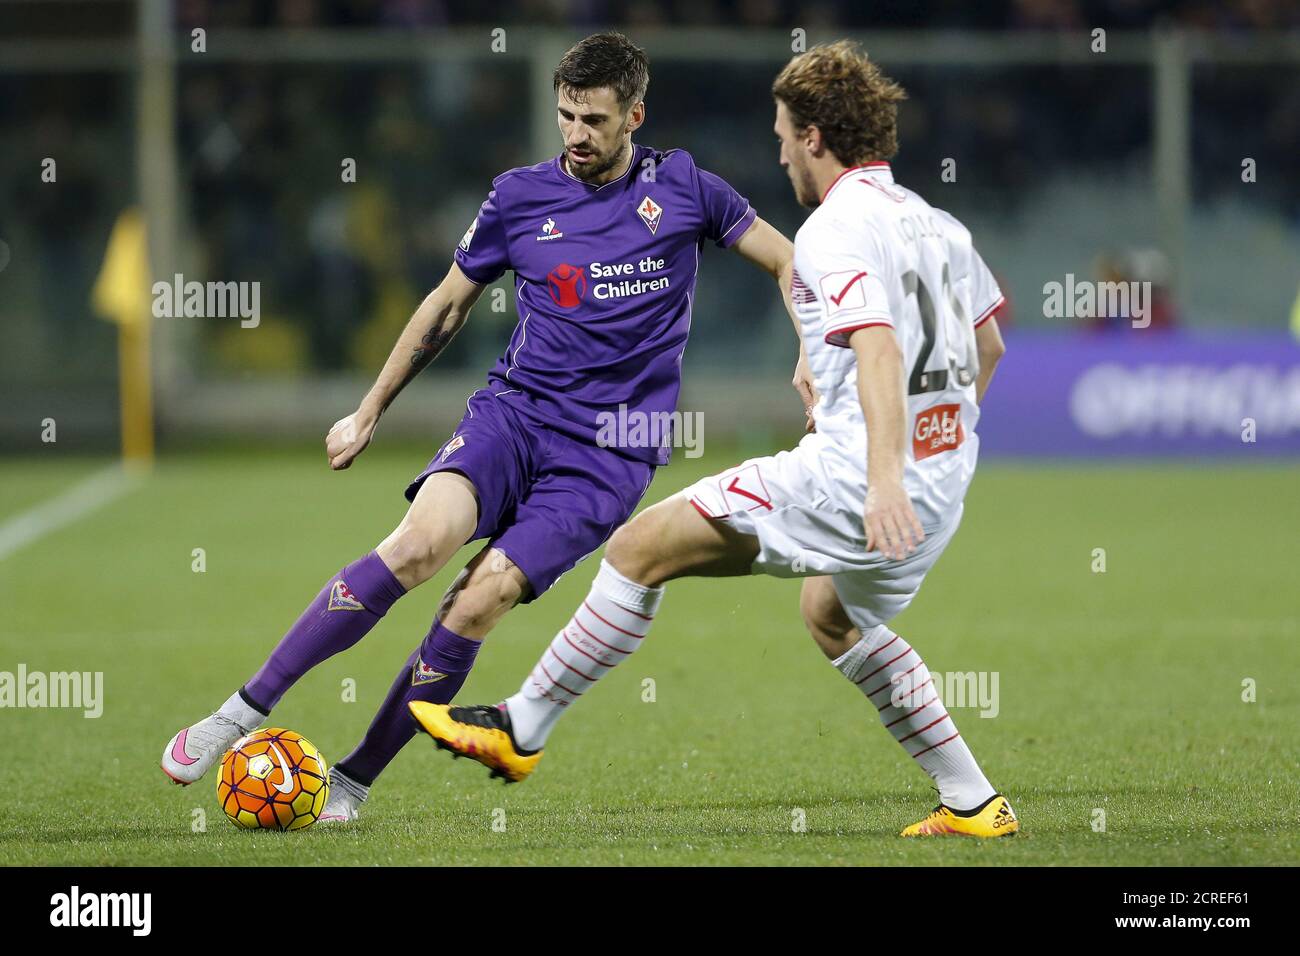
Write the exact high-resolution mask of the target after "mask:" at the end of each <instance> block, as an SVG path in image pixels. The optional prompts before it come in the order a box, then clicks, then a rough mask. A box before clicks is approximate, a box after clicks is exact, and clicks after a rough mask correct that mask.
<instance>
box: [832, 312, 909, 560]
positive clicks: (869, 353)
mask: <svg viewBox="0 0 1300 956" xmlns="http://www.w3.org/2000/svg"><path fill="white" fill-rule="evenodd" d="M849 348H851V349H853V354H854V355H855V356H856V358H857V365H858V368H857V379H858V400H859V401H860V402H861V403H862V415H863V418H864V419H865V420H866V424H867V435H868V436H870V441H868V442H867V501H866V506H865V514H864V522H863V523H864V525H865V527H866V532H867V550H868V551H875V550H879V551H881V552H882V553H883V554H884V555H885V557H887V558H891V559H893V560H895V561H901V560H902V559H903V558H904V557H906V556H907V555H908V554H909V553H911V552H912V551H913V550H915V549H916V548H917V546H918V545H920V543H921V542H922V541H923V540H924V539H925V532H924V531H923V530H922V529H921V521H920V519H919V518H918V517H917V516H916V510H915V509H914V508H913V507H912V501H911V499H910V498H909V497H908V496H907V491H906V490H905V489H904V487H903V465H904V460H905V456H906V454H907V452H906V448H907V386H906V381H905V375H904V372H903V351H902V349H901V348H899V346H898V339H897V338H896V336H895V334H894V330H893V328H892V327H891V326H887V325H870V326H863V327H861V328H857V329H854V330H853V331H852V332H850V333H849Z"/></svg>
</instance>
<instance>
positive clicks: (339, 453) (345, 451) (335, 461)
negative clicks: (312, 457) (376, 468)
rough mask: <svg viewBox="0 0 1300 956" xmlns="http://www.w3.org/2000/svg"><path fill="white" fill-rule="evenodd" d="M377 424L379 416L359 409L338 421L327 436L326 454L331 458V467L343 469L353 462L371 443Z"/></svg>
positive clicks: (338, 469) (337, 469)
mask: <svg viewBox="0 0 1300 956" xmlns="http://www.w3.org/2000/svg"><path fill="white" fill-rule="evenodd" d="M377 424H379V419H378V418H376V417H375V416H373V415H368V414H365V413H363V412H359V411H357V412H353V413H352V414H351V415H349V416H348V417H347V418H340V419H339V420H338V421H336V422H335V423H334V427H333V428H331V429H330V432H329V434H328V435H326V436H325V454H326V456H327V457H328V458H329V460H330V467H331V468H333V469H334V470H335V471H342V470H343V469H344V468H346V467H348V466H349V465H350V464H352V460H353V459H354V458H356V457H357V455H359V454H361V453H362V452H363V451H365V450H366V446H367V445H369V444H370V439H371V437H372V436H373V435H374V434H375V426H376V425H377Z"/></svg>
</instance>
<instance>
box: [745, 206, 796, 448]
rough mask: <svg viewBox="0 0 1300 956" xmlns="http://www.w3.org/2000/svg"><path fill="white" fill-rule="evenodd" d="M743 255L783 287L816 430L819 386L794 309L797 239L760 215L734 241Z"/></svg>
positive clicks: (782, 295)
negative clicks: (787, 234)
mask: <svg viewBox="0 0 1300 956" xmlns="http://www.w3.org/2000/svg"><path fill="white" fill-rule="evenodd" d="M731 248H733V249H735V250H736V252H738V253H739V254H740V255H742V256H744V257H745V258H746V259H748V260H749V261H750V262H752V263H753V264H754V265H756V266H758V267H759V268H760V269H762V270H763V271H764V272H766V273H767V274H768V275H770V276H771V277H772V278H773V279H775V280H776V284H777V286H778V287H779V288H780V290H781V301H782V302H784V303H785V311H786V314H787V315H789V316H790V321H791V322H792V323H794V334H795V337H796V338H797V339H798V340H799V360H798V362H796V363H795V368H794V380H793V381H792V382H791V384H792V385H793V386H794V389H795V391H796V392H798V393H799V397H800V398H801V399H802V400H803V405H804V413H805V415H806V416H807V422H806V423H805V427H806V428H807V430H808V431H812V430H813V420H812V408H813V406H814V405H816V404H817V389H816V387H815V386H814V385H813V379H812V373H811V372H809V371H808V356H807V355H806V354H805V352H804V347H803V336H801V335H800V334H799V318H798V317H797V316H796V315H795V312H794V300H793V299H792V298H791V291H790V283H791V281H792V279H793V277H794V243H792V242H791V241H790V240H789V239H787V238H786V237H785V236H783V235H781V233H780V231H778V230H777V229H775V228H774V227H773V226H772V224H771V223H769V222H767V221H766V220H764V219H761V218H759V217H757V216H756V217H755V218H754V223H753V225H751V226H750V227H749V228H748V229H746V230H745V234H744V235H743V236H741V237H740V238H739V239H737V240H736V242H735V243H734V244H733V245H732V247H731Z"/></svg>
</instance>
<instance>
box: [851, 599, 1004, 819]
mask: <svg viewBox="0 0 1300 956" xmlns="http://www.w3.org/2000/svg"><path fill="white" fill-rule="evenodd" d="M834 664H835V666H836V667H837V668H839V670H840V672H841V673H843V674H844V676H845V677H847V678H848V679H849V680H851V681H853V683H855V684H857V685H858V687H859V689H861V691H862V693H863V694H865V695H866V697H867V700H869V701H871V703H873V704H875V706H876V710H877V711H878V712H879V713H880V721H881V723H883V724H884V725H885V728H886V729H887V730H888V731H889V732H890V733H891V734H893V735H894V739H895V740H897V741H898V742H899V744H901V745H902V747H903V749H904V750H906V751H907V752H908V754H909V755H910V756H911V757H912V758H913V759H914V760H916V762H917V763H918V764H920V765H921V769H922V770H924V771H925V772H926V773H928V774H929V775H930V776H931V777H933V778H934V782H935V783H936V784H937V785H938V787H939V800H940V801H941V802H942V803H943V805H944V806H946V807H949V808H950V809H953V810H973V809H974V808H975V807H978V806H979V805H980V804H982V803H984V802H985V801H986V800H988V798H989V797H991V796H993V794H994V793H995V791H994V789H993V787H992V785H991V784H990V783H989V782H988V780H987V779H986V778H985V776H984V773H983V771H981V770H980V768H979V764H977V763H976V762H975V757H974V756H972V754H971V752H970V748H969V747H967V746H966V742H965V741H964V740H962V739H961V735H960V734H958V733H957V726H956V725H955V724H954V723H953V722H952V718H951V717H949V716H948V710H947V708H946V707H944V705H943V701H942V700H940V699H939V692H938V690H937V689H936V688H935V686H934V681H933V680H932V679H931V677H930V672H929V669H928V668H926V666H925V661H923V660H921V655H920V654H918V653H916V651H915V650H913V649H912V648H911V647H910V646H908V643H907V642H906V641H904V640H903V639H902V638H901V637H899V636H898V635H897V634H895V633H894V632H893V631H891V630H890V629H889V628H887V627H885V626H884V625H883V624H882V625H880V626H879V627H874V628H872V629H871V630H869V631H867V632H865V634H864V635H863V638H862V640H860V641H858V643H856V644H854V645H853V646H852V647H851V648H849V649H848V650H847V651H846V652H845V653H844V654H843V656H841V657H839V658H836V660H835V661H834Z"/></svg>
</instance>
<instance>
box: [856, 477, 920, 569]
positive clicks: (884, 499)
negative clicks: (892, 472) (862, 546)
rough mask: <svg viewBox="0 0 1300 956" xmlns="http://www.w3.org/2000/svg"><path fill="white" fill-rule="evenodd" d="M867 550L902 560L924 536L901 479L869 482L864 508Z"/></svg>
mask: <svg viewBox="0 0 1300 956" xmlns="http://www.w3.org/2000/svg"><path fill="white" fill-rule="evenodd" d="M866 529H867V550H868V551H876V550H879V551H880V552H881V553H882V554H884V556H885V557H887V558H889V559H890V560H892V561H901V560H902V559H903V558H905V557H907V555H909V554H911V553H912V552H913V551H915V550H916V549H917V547H918V546H919V545H920V544H921V542H922V541H924V540H925V532H924V531H922V530H921V521H920V519H919V518H917V516H916V511H915V509H913V508H912V502H911V500H910V499H909V498H908V497H907V492H906V491H904V490H903V484H902V482H899V481H895V482H888V483H876V484H869V485H868V486H867V508H866Z"/></svg>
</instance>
